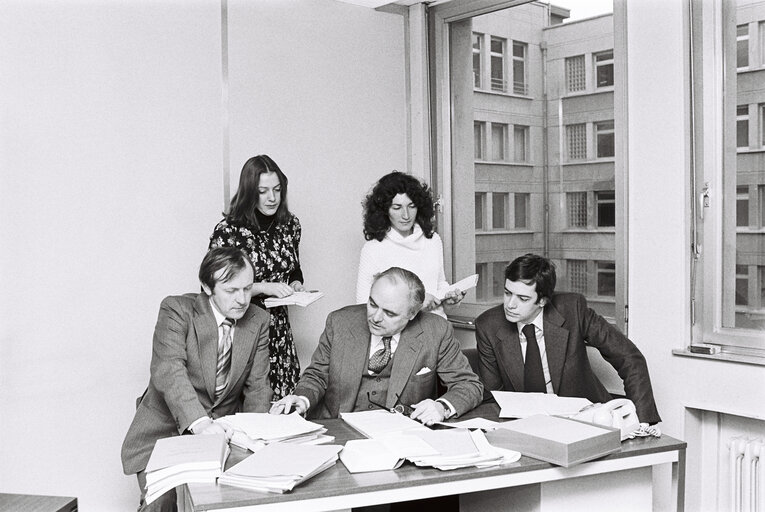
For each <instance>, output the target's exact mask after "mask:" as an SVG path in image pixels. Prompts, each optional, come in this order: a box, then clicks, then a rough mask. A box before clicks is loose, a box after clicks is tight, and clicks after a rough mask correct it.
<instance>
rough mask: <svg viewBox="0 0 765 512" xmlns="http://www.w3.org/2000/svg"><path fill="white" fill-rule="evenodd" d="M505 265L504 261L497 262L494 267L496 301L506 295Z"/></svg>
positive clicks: (493, 286) (493, 281)
mask: <svg viewBox="0 0 765 512" xmlns="http://www.w3.org/2000/svg"><path fill="white" fill-rule="evenodd" d="M506 266H507V264H505V263H504V262H502V261H495V262H494V264H493V265H492V280H491V285H492V287H491V288H492V295H493V297H494V298H495V299H501V298H502V296H503V295H504V294H505V267H506Z"/></svg>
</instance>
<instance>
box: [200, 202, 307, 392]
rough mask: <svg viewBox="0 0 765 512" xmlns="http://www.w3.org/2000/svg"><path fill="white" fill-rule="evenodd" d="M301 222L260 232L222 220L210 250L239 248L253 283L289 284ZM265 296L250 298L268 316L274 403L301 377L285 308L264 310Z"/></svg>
mask: <svg viewBox="0 0 765 512" xmlns="http://www.w3.org/2000/svg"><path fill="white" fill-rule="evenodd" d="M300 234H301V231H300V221H299V220H298V218H297V217H295V216H294V215H292V216H291V218H290V219H289V221H288V222H286V223H276V224H274V223H273V222H272V223H270V224H266V223H264V224H263V225H262V226H261V229H260V230H257V229H250V227H248V226H243V225H236V224H229V223H228V222H227V221H226V220H225V219H224V220H222V221H220V222H219V223H218V225H216V226H215V230H214V231H213V234H212V236H211V237H210V248H213V247H238V248H240V249H242V250H243V251H244V252H246V253H247V254H248V255H249V256H250V259H251V260H252V264H253V267H255V282H271V283H274V282H281V283H289V282H290V276H291V275H292V274H293V272H295V270H296V269H297V270H299V268H300V258H299V253H298V244H300ZM265 298H266V297H265V296H263V295H260V296H257V297H252V303H253V304H255V305H257V306H259V307H261V308H263V309H265V310H266V311H268V312H269V313H270V316H271V322H270V325H269V357H270V362H271V371H270V373H269V378H270V381H271V389H273V391H274V396H273V399H274V400H278V399H280V398H282V397H284V396H287V395H289V394H291V393H292V391H293V390H294V389H295V385H296V384H297V381H298V377H300V362H299V361H298V358H297V353H296V352H295V342H294V340H293V338H292V328H291V327H290V321H289V316H288V313H287V307H286V306H279V307H275V308H269V309H266V307H265V305H264V304H263V301H264V300H265Z"/></svg>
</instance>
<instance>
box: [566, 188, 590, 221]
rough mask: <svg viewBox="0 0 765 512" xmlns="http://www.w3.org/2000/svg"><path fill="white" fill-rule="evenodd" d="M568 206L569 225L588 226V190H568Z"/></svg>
mask: <svg viewBox="0 0 765 512" xmlns="http://www.w3.org/2000/svg"><path fill="white" fill-rule="evenodd" d="M566 206H567V208H568V227H570V228H586V227H587V192H568V193H567V194H566Z"/></svg>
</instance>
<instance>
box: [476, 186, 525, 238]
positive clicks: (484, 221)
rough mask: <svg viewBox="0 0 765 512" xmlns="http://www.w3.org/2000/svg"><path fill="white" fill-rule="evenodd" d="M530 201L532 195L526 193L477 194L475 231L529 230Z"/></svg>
mask: <svg viewBox="0 0 765 512" xmlns="http://www.w3.org/2000/svg"><path fill="white" fill-rule="evenodd" d="M530 201H531V194H529V193H524V192H516V193H510V192H476V193H475V229H476V230H477V231H491V230H508V229H528V228H529V207H530ZM489 219H491V223H489Z"/></svg>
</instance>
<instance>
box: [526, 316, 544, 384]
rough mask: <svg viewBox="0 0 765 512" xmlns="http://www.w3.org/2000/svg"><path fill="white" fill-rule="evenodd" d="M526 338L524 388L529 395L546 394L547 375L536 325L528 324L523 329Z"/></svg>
mask: <svg viewBox="0 0 765 512" xmlns="http://www.w3.org/2000/svg"><path fill="white" fill-rule="evenodd" d="M522 332H523V335H524V336H526V362H525V364H524V365H523V387H524V390H525V391H526V392H527V393H532V392H533V393H546V392H547V386H545V374H544V372H543V371H542V357H541V356H540V355H539V345H538V344H537V335H536V332H535V329H534V324H527V325H525V326H524V327H523V329H522Z"/></svg>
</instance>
